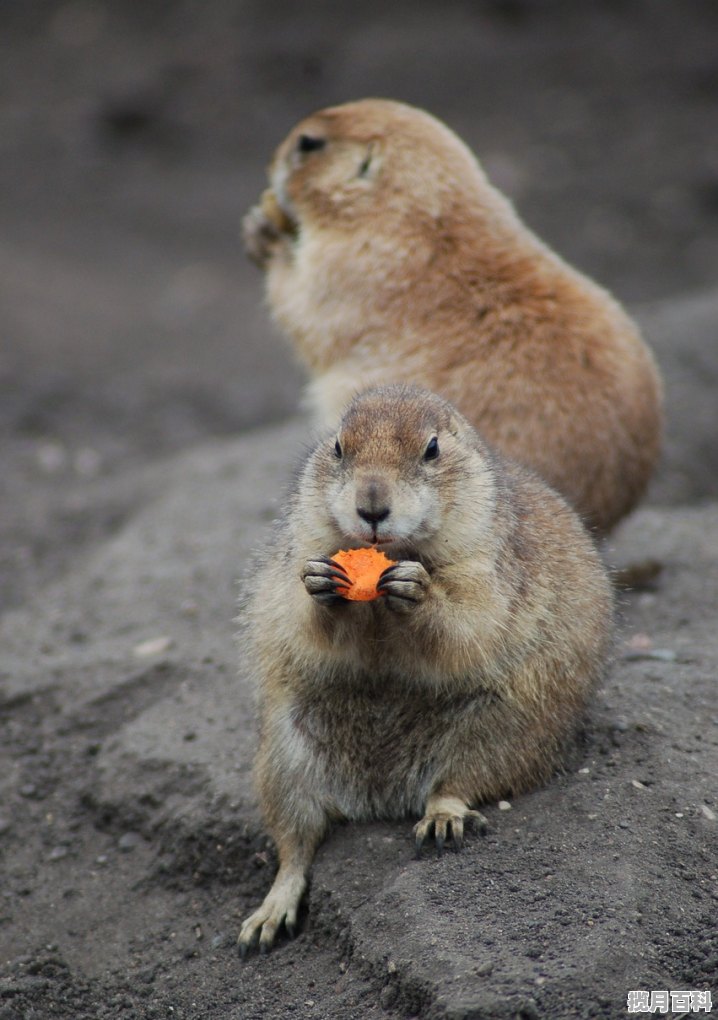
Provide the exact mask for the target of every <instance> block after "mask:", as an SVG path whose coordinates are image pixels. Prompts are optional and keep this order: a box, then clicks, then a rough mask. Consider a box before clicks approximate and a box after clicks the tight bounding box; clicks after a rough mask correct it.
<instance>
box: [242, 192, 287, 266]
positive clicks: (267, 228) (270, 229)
mask: <svg viewBox="0 0 718 1020" xmlns="http://www.w3.org/2000/svg"><path fill="white" fill-rule="evenodd" d="M242 239H243V241H244V247H245V249H246V251H247V255H249V257H250V259H251V260H252V262H254V263H256V265H258V266H259V268H260V269H263V268H264V267H265V265H266V264H267V262H268V261H269V259H270V258H271V257H272V255H274V253H275V252H276V251H277V249H278V248H279V247H280V246H281V245H282V243H283V240H284V235H283V233H282V231H281V230H280V228H279V227H278V226H277V224H276V223H275V222H274V221H273V220H272V219H270V218H269V217H268V216H267V214H266V212H265V211H264V209H263V208H262V206H261V205H255V206H252V208H251V209H250V210H249V212H248V213H247V215H246V216H245V217H244V219H243V220H242Z"/></svg>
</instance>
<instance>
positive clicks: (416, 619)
mask: <svg viewBox="0 0 718 1020" xmlns="http://www.w3.org/2000/svg"><path fill="white" fill-rule="evenodd" d="M433 438H436V439H437V440H438V455H437V456H436V457H435V458H432V459H426V458H427V457H428V455H429V452H430V444H431V441H432V439H433ZM335 441H336V442H338V443H339V446H336V445H335ZM339 455H340V456H339ZM374 543H378V544H379V545H380V546H381V548H382V549H383V550H384V551H385V552H386V553H387V555H389V557H390V558H392V559H395V560H398V561H399V563H398V566H397V567H395V568H393V569H391V570H389V571H387V572H385V574H384V575H383V577H384V585H385V592H386V593H385V594H384V595H383V596H382V597H381V598H380V599H378V600H376V601H374V602H367V603H350V602H347V601H345V600H343V599H341V598H340V597H339V596H337V595H336V594H335V586H336V576H335V568H333V567H332V565H331V561H330V560H329V558H330V557H331V556H333V555H334V554H335V553H336V552H337V551H338V550H339V549H340V548H347V547H356V546H366V545H369V544H374ZM253 586H254V594H253V596H252V599H251V601H250V604H249V607H248V636H249V640H250V650H249V653H248V654H249V660H250V661H252V662H253V663H255V665H256V669H257V673H258V681H259V690H260V702H261V728H260V734H261V735H260V748H259V753H258V759H257V766H256V768H257V780H258V787H259V793H260V800H261V804H262V807H263V811H264V815H265V818H266V822H267V827H268V829H269V831H270V833H271V835H272V836H273V838H274V840H275V841H276V843H277V847H278V850H279V860H280V868H279V873H278V876H277V879H276V882H275V884H274V886H273V887H272V890H271V891H270V893H269V895H268V896H267V899H266V900H265V902H264V904H262V906H261V907H260V908H259V910H258V911H256V912H255V913H254V914H253V915H252V916H251V917H250V918H249V919H248V920H247V921H246V922H245V924H244V925H243V928H242V933H241V935H240V944H241V946H242V947H243V949H244V950H246V949H247V948H248V947H249V946H250V945H251V944H252V943H253V941H255V940H256V939H257V938H259V939H260V945H262V946H263V947H268V946H270V945H271V943H272V941H273V939H274V936H275V932H276V930H277V928H278V926H279V925H281V924H282V922H283V921H284V922H285V923H286V925H287V927H288V928H289V929H290V930H291V929H292V928H293V926H294V924H295V921H296V910H297V905H298V903H299V899H300V898H301V895H302V892H303V890H304V887H305V882H306V874H307V871H308V869H309V866H310V864H311V861H312V858H313V855H314V851H315V848H316V846H317V844H318V843H319V841H320V840H321V839H322V837H323V835H324V833H325V831H326V828H327V826H328V824H329V822H330V821H331V820H332V819H339V818H346V819H354V820H358V819H371V818H395V817H402V816H405V815H414V816H421V815H423V816H424V817H423V819H422V820H421V821H420V822H419V824H418V826H417V838H418V840H419V841H420V842H423V840H424V839H425V838H427V837H428V836H429V834H430V833H431V832H434V834H435V838H436V840H437V842H438V843H439V844H441V843H442V842H443V840H444V839H445V838H446V837H447V836H452V835H453V837H454V838H455V839H456V840H457V842H460V840H461V837H462V833H463V824H464V820H465V819H471V818H472V817H476V816H477V813H476V812H475V811H473V810H472V809H471V808H472V806H476V805H478V804H480V803H482V802H484V801H489V800H495V799H496V798H499V797H501V796H510V795H513V794H518V793H520V792H522V791H524V790H528V789H530V788H531V787H534V786H536V785H537V784H540V783H543V782H544V781H545V780H547V779H548V777H549V776H550V775H551V773H552V771H553V770H554V769H555V768H556V767H557V765H558V764H559V763H560V761H561V757H562V751H563V749H564V748H565V745H566V741H567V738H568V736H569V735H570V733H571V732H572V730H573V729H574V727H575V724H576V721H577V719H578V718H579V716H580V714H581V712H582V710H583V707H584V705H585V703H586V699H587V697H588V696H589V693H590V692H591V691H592V689H593V688H594V687H595V685H596V683H597V682H598V680H599V679H600V677H601V675H602V672H603V670H604V667H605V662H606V658H607V655H608V652H609V645H610V634H611V613H612V596H611V586H610V583H609V581H608V580H607V577H606V574H605V571H604V569H603V567H602V565H601V562H600V559H599V557H598V555H597V553H596V551H595V549H594V546H593V543H592V542H591V540H590V538H589V537H588V536H587V534H586V532H585V530H584V528H583V527H582V525H581V523H580V521H579V520H578V518H577V517H576V515H575V514H574V513H573V512H572V511H571V509H570V508H569V507H568V506H567V505H566V503H565V502H564V501H563V499H561V497H559V496H558V495H556V494H555V493H554V492H553V491H552V490H550V489H549V488H548V487H547V486H546V485H545V484H544V483H543V482H541V481H540V480H539V479H538V478H536V477H535V476H534V475H532V474H531V473H529V472H527V471H526V470H525V469H523V468H520V467H518V466H515V465H511V464H509V463H508V462H503V461H502V460H501V459H500V458H498V457H497V456H496V455H494V454H493V453H491V452H490V450H489V449H488V448H487V447H486V446H485V444H484V443H483V442H482V441H481V440H480V439H479V437H478V436H477V434H476V433H475V432H474V430H473V429H472V427H471V426H470V425H469V424H468V422H467V421H466V420H465V419H464V418H463V417H461V416H460V415H459V414H458V412H456V411H455V409H454V408H453V407H452V406H451V405H450V404H448V403H446V402H445V401H444V400H442V399H441V398H439V397H436V396H434V395H433V394H430V393H427V392H424V391H420V390H416V389H412V388H406V387H402V386H392V387H387V388H383V389H378V390H372V391H369V392H367V393H365V394H363V395H362V396H360V397H357V398H356V399H355V401H354V402H353V403H352V404H351V405H350V407H349V408H348V410H347V412H346V414H345V415H344V418H343V419H342V422H341V424H340V427H339V431H338V435H331V436H330V437H327V438H326V439H324V440H322V441H321V442H320V443H319V444H318V446H317V447H316V449H315V450H314V452H313V453H312V454H311V455H310V457H309V458H308V460H307V462H306V464H305V466H304V469H303V472H302V474H301V477H300V479H299V484H298V489H297V491H296V494H295V495H294V497H293V499H292V501H291V503H290V505H289V509H288V512H287V514H286V516H285V518H284V519H283V520H282V521H281V522H280V523H279V526H278V529H277V532H276V535H275V538H274V542H273V543H272V547H271V551H269V552H268V553H267V555H266V559H265V561H264V563H263V564H262V565H261V566H260V568H259V570H258V571H257V573H256V575H255V576H254V579H253Z"/></svg>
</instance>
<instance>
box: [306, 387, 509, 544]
mask: <svg viewBox="0 0 718 1020" xmlns="http://www.w3.org/2000/svg"><path fill="white" fill-rule="evenodd" d="M303 495H304V496H307V495H308V496H309V501H310V503H311V504H312V506H313V509H314V510H315V511H316V516H315V518H314V519H313V521H312V522H311V524H309V522H307V523H308V524H309V527H310V528H311V530H312V531H313V532H314V533H315V534H316V533H317V532H319V533H320V534H321V536H322V539H323V541H324V542H325V543H326V544H328V545H329V546H332V544H334V545H336V547H337V548H339V546H341V545H344V546H346V545H347V544H349V545H351V546H354V547H356V546H359V545H377V546H379V547H380V548H382V549H384V550H385V551H386V552H387V553H388V554H389V555H393V556H394V558H397V557H407V556H411V555H413V556H415V557H416V556H420V557H422V558H424V559H427V560H431V561H433V562H437V563H438V562H441V561H442V560H446V561H448V560H451V559H453V558H455V557H456V555H457V551H458V552H459V553H463V554H466V552H467V550H468V549H470V548H472V547H474V546H475V545H476V544H477V542H480V541H481V538H482V537H484V538H488V536H489V532H490V527H491V525H490V522H491V516H492V509H493V506H494V495H495V489H494V480H493V474H492V471H491V468H490V465H489V462H488V460H487V455H486V453H485V451H483V450H482V447H481V443H480V440H479V438H478V436H477V435H476V433H475V432H474V430H473V429H472V428H471V426H470V425H469V424H468V422H466V421H465V419H464V418H462V417H461V415H460V414H459V413H458V412H457V411H456V410H455V409H454V408H453V407H452V406H451V405H450V404H448V403H447V402H446V401H445V400H442V399H441V398H440V397H437V396H435V395H434V394H432V393H429V392H428V391H424V390H420V389H415V388H413V387H406V386H398V385H395V386H386V387H380V388H377V389H372V390H368V391H366V392H365V393H363V394H360V395H359V396H358V397H355V399H354V400H353V401H352V403H351V404H350V405H349V406H348V408H347V409H346V411H345V413H344V416H343V417H342V420H341V422H340V424H339V427H338V429H337V431H336V432H335V433H334V434H333V435H331V436H329V437H327V438H326V439H324V440H323V441H322V442H321V443H320V444H319V446H318V447H317V449H316V450H315V451H314V453H313V454H312V456H311V458H310V460H309V462H308V465H307V470H306V472H305V477H304V489H303ZM301 498H302V497H301V496H300V499H301ZM302 502H304V501H303V500H302ZM304 505H306V504H304ZM329 551H330V552H331V551H332V550H331V549H330V550H329Z"/></svg>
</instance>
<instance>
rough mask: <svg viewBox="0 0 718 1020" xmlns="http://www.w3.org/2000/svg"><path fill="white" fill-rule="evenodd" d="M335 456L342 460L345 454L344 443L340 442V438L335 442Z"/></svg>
mask: <svg viewBox="0 0 718 1020" xmlns="http://www.w3.org/2000/svg"><path fill="white" fill-rule="evenodd" d="M334 456H335V457H336V458H337V460H341V459H342V456H343V453H342V444H341V443H340V442H339V440H338V439H337V441H336V442H335V444H334Z"/></svg>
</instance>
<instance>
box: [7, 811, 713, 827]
mask: <svg viewBox="0 0 718 1020" xmlns="http://www.w3.org/2000/svg"><path fill="white" fill-rule="evenodd" d="M701 811H702V812H703V814H704V816H705V817H706V818H707V819H708V821H709V822H715V820H716V817H717V816H716V813H715V811H712V810H711V809H710V808H709V807H708V805H707V804H701ZM1 831H2V830H1V829H0V832H1Z"/></svg>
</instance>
